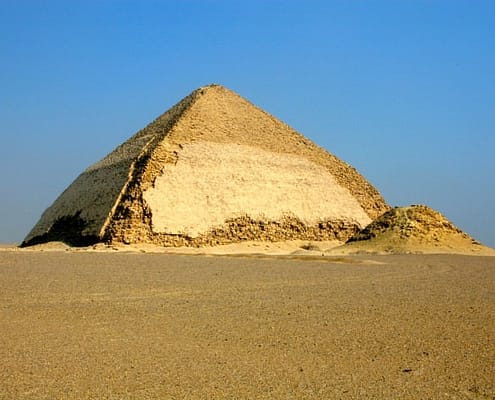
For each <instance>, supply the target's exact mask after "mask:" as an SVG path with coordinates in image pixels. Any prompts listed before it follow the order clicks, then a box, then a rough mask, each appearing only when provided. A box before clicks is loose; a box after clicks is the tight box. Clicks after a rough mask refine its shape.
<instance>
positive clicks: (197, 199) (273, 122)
mask: <svg viewBox="0 0 495 400" xmlns="http://www.w3.org/2000/svg"><path fill="white" fill-rule="evenodd" d="M388 208H389V207H388V206H387V204H386V203H385V201H384V200H383V198H382V196H381V195H380V193H378V191H377V190H376V189H375V188H374V187H373V186H372V185H371V184H369V183H368V182H367V181H366V180H365V179H364V178H363V177H362V176H361V175H360V174H359V173H358V172H357V171H356V170H355V169H354V168H352V167H351V166H349V165H348V164H346V163H345V162H343V161H341V160H339V159H338V158H336V157H335V156H333V155H331V154H329V153H328V152H326V151H325V150H323V149H322V148H320V147H318V146H316V145H315V144H313V143H312V142H311V141H309V140H308V139H306V138H305V137H304V136H302V135H300V134H299V133H297V132H296V131H294V130H293V129H292V128H290V127H289V126H288V125H286V124H285V123H283V122H281V121H279V120H278V119H276V118H274V117H273V116H271V115H270V114H268V113H266V112H265V111H263V110H261V109H259V108H258V107H256V106H254V105H253V104H251V103H250V102H248V101H247V100H245V99H243V98H242V97H240V96H239V95H237V94H236V93H234V92H232V91H230V90H228V89H226V88H224V87H222V86H219V85H210V86H206V87H202V88H199V89H197V90H195V91H194V92H192V93H191V94H190V95H189V96H187V97H185V98H184V99H183V100H181V101H180V102H179V103H177V104H176V105H175V106H174V107H172V108H171V109H170V110H168V111H167V112H166V113H164V114H163V115H161V116H160V117H158V118H157V119H156V120H155V121H153V122H152V123H151V124H149V125H148V126H147V127H146V128H144V129H142V130H141V131H139V132H137V133H136V134H135V135H134V136H132V137H131V138H130V139H129V140H127V141H126V142H125V143H123V144H122V145H120V146H119V147H117V148H116V149H115V150H114V151H113V152H111V153H110V154H108V155H107V156H106V157H105V158H103V159H102V160H101V161H99V162H97V163H96V164H93V165H92V166H90V167H89V168H88V169H86V170H85V171H84V172H83V173H82V174H81V175H80V176H79V177H78V178H77V179H76V180H75V181H74V182H73V183H72V184H71V185H70V186H69V187H68V188H67V189H66V190H65V191H64V192H63V193H62V194H61V195H60V196H59V197H58V199H57V200H56V201H55V202H54V203H53V204H52V205H51V206H50V207H49V208H48V209H47V210H46V211H45V212H44V213H43V215H42V216H41V219H40V220H39V222H38V223H37V224H36V225H35V226H34V228H33V229H32V230H31V232H30V233H29V234H28V235H27V237H26V238H25V240H24V242H23V245H31V244H37V243H42V242H46V241H52V240H59V241H64V242H66V243H69V244H73V245H87V244H91V243H95V242H98V241H106V242H123V243H139V242H142V243H154V244H158V245H164V246H200V245H214V244H220V243H229V242H237V241H242V240H270V241H275V240H288V239H304V240H306V239H309V240H318V239H320V240H327V239H335V238H338V239H340V240H346V239H347V238H349V237H350V236H352V235H353V234H354V233H356V232H357V231H358V230H359V229H361V228H363V227H365V226H366V225H368V224H369V223H370V222H371V220H372V219H375V218H376V217H377V216H378V215H380V214H382V213H383V212H385V211H386V210H388Z"/></svg>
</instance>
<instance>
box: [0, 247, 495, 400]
mask: <svg viewBox="0 0 495 400" xmlns="http://www.w3.org/2000/svg"><path fill="white" fill-rule="evenodd" d="M0 359H1V363H0V399H148V398H149V399H255V398H260V399H261V398H263V399H265V398H266V399H268V398H272V399H365V398H366V399H373V398H374V399H442V398H443V399H494V398H495V258H494V257H472V256H460V255H457V256H453V255H436V256H435V255H402V256H399V255H396V256H392V255H389V256H370V255H367V256H352V257H351V256H345V257H340V258H338V257H321V258H318V259H316V260H311V258H307V259H299V258H295V259H287V258H285V259H281V258H277V257H266V258H250V257H247V256H246V257H231V256H223V257H218V256H198V255H174V254H140V253H124V252H119V251H115V252H113V253H111V252H96V251H93V252H90V251H81V252H77V251H43V252H41V251H32V250H30V251H10V250H8V249H3V251H1V252H0Z"/></svg>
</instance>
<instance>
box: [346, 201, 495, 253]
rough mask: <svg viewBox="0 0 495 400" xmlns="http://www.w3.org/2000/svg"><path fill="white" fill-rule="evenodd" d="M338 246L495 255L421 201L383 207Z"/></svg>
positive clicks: (352, 249)
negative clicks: (386, 208)
mask: <svg viewBox="0 0 495 400" xmlns="http://www.w3.org/2000/svg"><path fill="white" fill-rule="evenodd" d="M342 250H345V252H346V253H352V252H354V253H356V252H358V253H360V252H368V253H376V252H383V253H397V254H401V253H461V254H478V255H495V250H493V249H490V248H488V247H486V246H483V245H482V244H481V243H479V242H477V241H476V240H475V239H473V238H472V237H471V236H469V235H468V234H467V233H465V232H463V231H462V230H460V229H459V228H458V227H456V226H455V225H454V224H452V222H450V221H449V220H448V219H447V218H445V217H444V216H443V215H442V214H440V213H439V212H438V211H435V210H433V209H431V208H430V207H427V206H424V205H413V206H410V207H395V208H393V209H391V210H389V211H387V212H386V213H384V214H383V215H381V216H380V217H379V218H377V219H376V220H374V221H373V222H372V223H371V224H370V225H368V226H367V227H366V228H364V229H363V230H361V231H360V232H359V233H357V234H356V235H354V236H353V237H351V238H350V239H349V241H348V242H347V243H346V244H345V245H344V246H343V247H342V248H340V249H338V251H342Z"/></svg>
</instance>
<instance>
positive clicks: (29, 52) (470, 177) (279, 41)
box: [0, 0, 495, 246]
mask: <svg viewBox="0 0 495 400" xmlns="http://www.w3.org/2000/svg"><path fill="white" fill-rule="evenodd" d="M494 15H495V2H493V1H476V0H465V1H456V0H446V1H434V0H429V1H422V0H417V1H413V0H393V1H392V0H391V1H373V0H368V1H364V0H363V1H350V0H346V1H302V0H301V1H291V0H284V1H276V0H272V1H270V0H266V1H256V0H250V1H235V0H231V1H209V0H203V1H200V0H197V1H178V0H176V1H151V0H149V1H146V0H142V1H137V0H136V1H111V0H85V1H66V0H65V1H51V0H45V1H41V0H39V1H23V0H0V55H1V62H0V88H1V90H0V135H1V146H0V171H2V172H1V183H2V184H1V185H0V242H19V241H21V240H22V239H23V238H24V236H25V235H26V234H27V232H28V231H29V230H30V228H31V227H32V225H34V223H35V222H36V221H37V220H38V218H39V217H40V215H41V213H42V212H43V210H44V209H45V208H46V207H48V206H49V205H50V204H51V203H52V202H53V201H54V200H55V198H56V197H57V196H58V195H59V194H60V193H61V192H62V191H63V190H64V189H65V187H67V186H68V185H69V184H70V183H71V182H72V181H73V180H74V179H75V178H76V177H77V175H78V174H79V173H81V172H82V171H83V170H84V169H85V168H86V167H88V166H89V165H90V164H92V163H93V162H95V161H97V160H98V159H100V158H101V157H103V156H104V155H105V154H107V153H108V152H110V151H111V150H112V149H113V148H114V147H116V146H117V145H118V144H120V143H121V142H123V141H124V140H125V139H127V138H128V137H129V136H131V135H132V134H134V133H135V132H136V131H137V130H139V129H140V128H142V127H144V126H145V125H146V124H147V123H149V122H150V121H151V120H153V119H154V118H155V117H156V116H158V115H159V114H161V113H163V112H164V111H165V110H166V109H168V108H169V107H170V106H171V105H173V104H175V103H176V102H177V101H179V100H180V99H181V98H182V97H184V96H186V95H187V94H188V93H189V92H191V91H192V90H194V89H195V88H197V87H199V86H203V85H205V84H209V83H220V84H223V85H224V86H227V87H229V88H230V89H232V90H234V91H236V92H238V93H239V94H241V95H242V96H244V97H246V98H247V99H249V100H250V101H252V102H253V103H255V104H256V105H258V106H260V107H262V108H264V109H265V110H267V111H268V112H270V113H272V114H274V115H275V116H276V117H278V118H280V119H282V120H283V121H285V122H287V123H288V124H289V125H291V126H293V127H294V128H295V129H297V130H298V131H300V132H301V133H303V134H304V135H306V136H307V137H308V138H310V139H311V140H313V141H314V142H316V143H317V144H319V145H320V146H323V147H324V148H326V149H327V150H329V151H330V152H332V153H333V154H335V155H337V156H338V157H340V158H341V159H343V160H345V161H347V162H348V163H350V164H352V165H353V166H355V167H356V168H357V169H358V170H359V171H360V172H361V173H362V174H363V175H364V176H365V177H366V178H367V179H368V180H370V181H371V182H372V183H373V184H374V185H375V186H376V187H377V188H378V190H380V191H381V193H382V194H383V195H384V197H385V198H386V200H387V201H388V203H389V204H391V205H409V204H427V205H429V206H431V207H433V208H435V209H437V210H439V211H440V212H442V213H443V214H444V215H446V216H447V217H448V218H449V219H450V220H451V221H453V222H454V223H455V224H456V225H458V226H459V227H460V228H462V229H464V230H466V231H467V232H468V233H470V234H472V235H473V236H474V237H475V238H477V239H478V240H480V241H482V242H484V243H486V244H488V245H491V246H495V230H494V228H493V227H494V226H495V211H494V204H495V184H494V179H493V177H494V171H495V165H494V164H495V162H494V161H493V160H494V157H493V153H494V150H495V24H494V23H493V16H494Z"/></svg>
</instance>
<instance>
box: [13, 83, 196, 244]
mask: <svg viewBox="0 0 495 400" xmlns="http://www.w3.org/2000/svg"><path fill="white" fill-rule="evenodd" d="M196 92H197V91H194V92H192V93H191V94H190V95H189V96H187V97H185V98H184V99H182V100H181V101H180V102H178V103H177V104H175V105H174V106H173V107H171V108H170V109H169V110H168V111H167V112H165V113H164V114H162V115H161V116H159V117H158V118H156V119H155V120H154V121H153V122H151V123H150V124H149V125H147V126H146V127H145V128H144V129H142V130H140V131H138V132H137V133H136V134H134V135H133V136H132V137H131V138H129V139H128V140H126V141H125V142H124V143H122V144H121V145H119V146H118V147H117V148H115V150H113V151H112V152H111V153H109V154H108V155H107V156H105V157H104V158H103V159H101V160H100V161H98V162H96V163H95V164H93V165H91V166H90V167H88V168H87V169H86V170H85V171H84V172H83V173H81V174H80V175H79V176H78V177H77V178H76V179H75V180H74V181H73V182H72V183H71V184H70V186H68V187H67V189H65V190H64V191H63V192H62V193H61V194H60V196H59V197H58V198H57V199H56V200H55V201H54V202H53V204H52V205H51V206H50V207H48V208H47V209H46V210H45V211H44V212H43V214H42V215H41V217H40V219H39V221H38V222H37V223H36V225H35V226H34V227H33V228H32V229H31V231H30V232H29V233H28V234H27V236H26V237H25V239H24V241H23V242H22V243H21V247H25V246H31V245H35V244H40V243H45V242H49V241H61V242H65V243H67V244H70V245H73V246H85V245H90V244H94V243H97V242H99V241H102V240H104V236H105V231H106V227H107V225H108V223H109V222H110V220H111V218H112V215H113V213H114V212H115V209H116V207H117V206H118V204H119V202H120V201H121V198H122V195H123V193H125V192H126V190H127V186H128V185H129V182H131V181H132V179H135V178H136V173H137V172H138V171H140V168H139V165H140V164H142V163H143V162H145V161H144V160H146V159H147V157H148V155H149V152H150V151H151V150H152V148H153V146H155V145H156V144H157V143H158V142H159V140H161V139H162V138H163V137H164V136H166V135H167V133H168V131H169V130H170V129H171V127H172V126H173V125H174V124H175V123H176V122H177V120H178V119H179V118H180V115H181V114H182V113H183V112H184V110H185V109H187V107H189V106H190V104H191V102H192V101H193V100H194V97H195V96H196Z"/></svg>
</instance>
